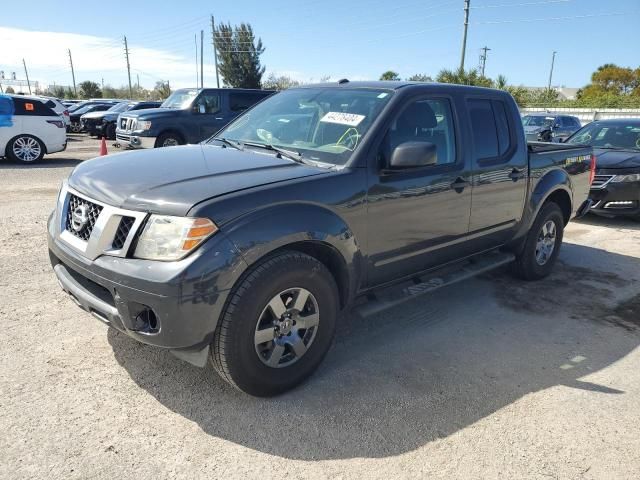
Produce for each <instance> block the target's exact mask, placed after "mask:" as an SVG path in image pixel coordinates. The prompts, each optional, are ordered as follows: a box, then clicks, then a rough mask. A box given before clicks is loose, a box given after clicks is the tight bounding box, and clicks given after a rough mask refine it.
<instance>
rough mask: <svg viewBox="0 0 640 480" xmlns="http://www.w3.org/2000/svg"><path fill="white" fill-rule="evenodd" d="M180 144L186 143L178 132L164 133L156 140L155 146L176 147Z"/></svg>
mask: <svg viewBox="0 0 640 480" xmlns="http://www.w3.org/2000/svg"><path fill="white" fill-rule="evenodd" d="M178 145H184V140H182V137H180V135H178V134H176V133H171V132H168V133H163V134H162V135H160V136H159V137H158V139H157V140H156V144H155V147H156V148H158V147H175V146H178Z"/></svg>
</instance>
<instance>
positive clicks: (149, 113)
mask: <svg viewBox="0 0 640 480" xmlns="http://www.w3.org/2000/svg"><path fill="white" fill-rule="evenodd" d="M185 112H186V111H185V110H182V109H179V108H143V109H140V110H134V111H132V112H131V111H130V112H123V113H121V115H122V116H123V117H127V118H143V119H145V120H150V119H153V118H162V117H175V116H177V115H183V114H184V113H185Z"/></svg>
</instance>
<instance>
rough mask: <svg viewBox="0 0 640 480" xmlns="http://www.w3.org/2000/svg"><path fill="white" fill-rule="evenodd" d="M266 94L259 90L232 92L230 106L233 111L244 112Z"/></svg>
mask: <svg viewBox="0 0 640 480" xmlns="http://www.w3.org/2000/svg"><path fill="white" fill-rule="evenodd" d="M266 96H267V95H266V94H264V93H258V92H231V93H230V94H229V108H230V109H231V111H232V112H242V111H244V110H247V109H248V108H250V107H252V106H253V105H255V104H256V103H258V102H259V101H260V100H262V99H263V98H265V97H266Z"/></svg>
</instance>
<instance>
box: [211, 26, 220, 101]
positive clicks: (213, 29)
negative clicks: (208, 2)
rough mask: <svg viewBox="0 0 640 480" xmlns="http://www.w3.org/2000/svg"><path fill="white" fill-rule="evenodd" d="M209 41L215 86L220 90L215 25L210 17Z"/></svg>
mask: <svg viewBox="0 0 640 480" xmlns="http://www.w3.org/2000/svg"><path fill="white" fill-rule="evenodd" d="M211 41H212V42H213V61H214V64H215V67H216V85H217V87H218V88H220V77H219V75H218V52H217V51H216V24H215V22H214V21H213V15H211Z"/></svg>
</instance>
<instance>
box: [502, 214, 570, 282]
mask: <svg viewBox="0 0 640 480" xmlns="http://www.w3.org/2000/svg"><path fill="white" fill-rule="evenodd" d="M549 222H553V224H554V227H555V235H554V241H553V244H554V246H553V250H552V251H551V252H550V253H548V254H547V255H544V254H542V255H539V252H540V251H545V250H548V247H543V248H539V246H540V244H539V241H540V242H544V241H547V242H548V241H549V239H548V238H547V236H546V235H544V232H543V228H545V227H546V226H548V225H549ZM563 234H564V217H563V215H562V210H560V207H559V206H558V205H557V204H556V203H553V202H549V203H546V204H545V205H543V207H542V209H541V210H540V212H539V213H538V216H537V217H536V219H535V221H534V222H533V225H532V226H531V229H530V230H529V233H528V234H527V239H526V241H525V244H524V248H523V249H522V251H521V252H520V253H519V254H518V255H517V256H516V261H515V262H514V263H513V265H512V271H513V273H514V274H515V275H516V276H517V277H519V278H522V279H523V280H540V279H541V278H544V277H546V276H547V275H549V274H550V273H551V270H553V266H554V265H555V263H556V260H557V258H558V254H559V253H560V247H561V246H562V237H563ZM541 235H544V237H545V238H542V237H541ZM540 257H542V258H540ZM545 258H546V260H545ZM540 260H543V263H540Z"/></svg>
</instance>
